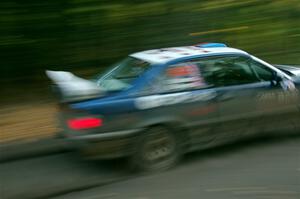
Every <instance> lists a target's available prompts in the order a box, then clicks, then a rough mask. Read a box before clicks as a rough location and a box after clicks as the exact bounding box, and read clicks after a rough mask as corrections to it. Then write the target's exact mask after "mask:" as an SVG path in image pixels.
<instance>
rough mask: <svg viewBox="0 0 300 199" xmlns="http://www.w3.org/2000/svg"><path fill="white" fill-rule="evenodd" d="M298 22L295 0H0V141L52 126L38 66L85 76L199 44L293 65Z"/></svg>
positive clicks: (298, 60) (298, 58)
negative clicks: (151, 52)
mask: <svg viewBox="0 0 300 199" xmlns="http://www.w3.org/2000/svg"><path fill="white" fill-rule="evenodd" d="M299 24H300V1H299V0H243V1H240V0H222V1H219V0H201V1H199V0H163V1H158V0H51V1H37V0H26V1H23V0H2V1H1V2H0V55H1V59H0V60H1V65H0V91H1V98H0V105H1V108H0V117H1V118H5V120H2V121H1V123H0V127H1V128H0V129H1V134H0V141H1V140H10V139H14V138H25V137H26V136H27V137H31V136H32V135H33V134H32V133H31V132H35V133H36V134H37V135H46V134H47V135H49V134H51V133H50V132H52V133H53V132H54V131H55V127H53V120H52V119H53V118H52V114H53V113H54V112H55V111H53V109H52V108H51V107H53V102H54V99H53V97H52V95H51V93H50V92H49V88H48V85H49V84H50V82H49V81H48V80H47V78H46V76H45V74H44V70H45V69H52V70H69V71H72V72H75V74H77V75H80V76H83V77H89V76H92V75H94V74H95V73H98V72H100V71H102V70H103V69H104V68H106V67H107V66H109V65H110V64H112V63H113V62H115V61H116V60H117V59H120V58H122V57H123V56H126V55H127V54H129V53H132V52H136V51H140V50H146V49H151V48H160V47H167V46H182V45H192V44H196V43H200V42H224V43H227V44H229V45H230V46H232V47H236V48H240V49H244V50H246V51H248V52H249V53H251V54H254V55H256V56H258V57H260V58H262V59H264V60H266V61H268V62H270V63H278V64H297V65H299V64H300V45H299V43H300V26H299ZM37 104H39V105H37ZM47 106H48V107H49V109H48V108H46V107H47ZM39 107H40V108H39ZM53 117H54V116H53ZM30 118H31V119H30ZM43 118H44V119H43ZM46 118H48V120H46ZM43 126H44V127H47V128H48V130H47V129H45V128H44V127H43ZM35 127H38V128H35ZM26 134H27V135H26ZM10 136H11V137H10ZM9 137H10V138H9Z"/></svg>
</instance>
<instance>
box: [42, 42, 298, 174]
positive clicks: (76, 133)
mask: <svg viewBox="0 0 300 199" xmlns="http://www.w3.org/2000/svg"><path fill="white" fill-rule="evenodd" d="M47 75H48V76H49V77H50V79H52V81H53V82H54V85H55V90H56V91H57V92H56V93H58V96H59V99H60V103H59V104H60V106H59V107H60V116H59V117H60V121H61V126H62V127H63V129H64V131H63V136H64V138H65V139H66V140H68V141H70V142H71V143H72V144H74V146H76V147H78V148H79V149H80V151H82V152H83V154H85V155H87V156H88V157H93V158H116V157H125V156H127V157H129V158H130V160H131V163H132V165H133V166H135V168H137V169H141V170H146V171H149V170H157V169H162V168H163V169H165V168H169V167H170V166H172V165H174V164H175V163H176V162H177V161H178V160H179V158H180V157H181V156H182V155H183V154H185V153H187V152H190V151H194V150H198V149H204V148H208V147H213V146H216V145H220V144H224V143H228V142H233V141H236V140H239V139H244V138H248V137H253V136H258V135H267V134H287V133H298V132H300V95H299V88H300V68H297V67H292V66H286V65H270V64H268V63H266V62H264V61H262V60H260V59H258V58H256V57H254V56H252V55H250V54H248V53H246V52H244V51H242V50H238V49H234V48H230V47H227V46H226V45H225V44H221V43H205V44H199V45H195V46H184V47H172V48H162V49H156V50H147V51H143V52H138V53H134V54H131V55H129V56H128V57H127V58H125V59H124V60H122V61H120V62H119V63H117V64H116V65H114V66H113V67H112V68H110V69H109V70H108V71H107V72H104V73H103V74H101V75H100V76H98V77H97V78H95V79H92V80H86V79H82V78H80V77H77V76H75V75H73V74H72V73H69V72H63V71H47Z"/></svg>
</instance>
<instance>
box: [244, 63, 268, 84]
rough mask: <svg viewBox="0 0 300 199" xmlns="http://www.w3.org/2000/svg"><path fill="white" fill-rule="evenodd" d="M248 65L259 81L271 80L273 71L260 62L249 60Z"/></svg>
mask: <svg viewBox="0 0 300 199" xmlns="http://www.w3.org/2000/svg"><path fill="white" fill-rule="evenodd" d="M249 63H250V66H251V67H252V69H253V70H254V72H255V73H256V75H257V77H258V78H259V79H260V80H261V81H271V80H272V79H273V71H272V70H271V69H270V68H267V67H266V66H264V65H263V64H261V63H258V62H256V61H254V60H250V62H249Z"/></svg>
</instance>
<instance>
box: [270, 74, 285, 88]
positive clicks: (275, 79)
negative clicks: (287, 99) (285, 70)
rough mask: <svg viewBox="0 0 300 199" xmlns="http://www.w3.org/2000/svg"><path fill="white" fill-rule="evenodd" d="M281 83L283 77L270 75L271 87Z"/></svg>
mask: <svg viewBox="0 0 300 199" xmlns="http://www.w3.org/2000/svg"><path fill="white" fill-rule="evenodd" d="M282 81H283V76H281V75H279V74H278V73H277V72H275V71H274V72H273V73H272V79H271V84H272V85H273V86H278V85H280V82H282Z"/></svg>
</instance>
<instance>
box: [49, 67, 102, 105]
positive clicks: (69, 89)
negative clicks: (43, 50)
mask: <svg viewBox="0 0 300 199" xmlns="http://www.w3.org/2000/svg"><path fill="white" fill-rule="evenodd" d="M46 74H47V76H48V77H49V78H50V79H51V80H52V81H53V83H54V87H55V90H56V91H57V92H58V96H59V97H60V100H61V101H62V102H71V101H72V102H73V101H80V100H86V99H90V98H96V97H100V96H102V95H103V92H102V91H101V89H100V88H99V87H98V86H97V84H96V83H95V82H93V81H90V80H86V79H83V78H80V77H77V76H75V75H74V74H72V73H70V72H65V71H50V70H47V71H46Z"/></svg>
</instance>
